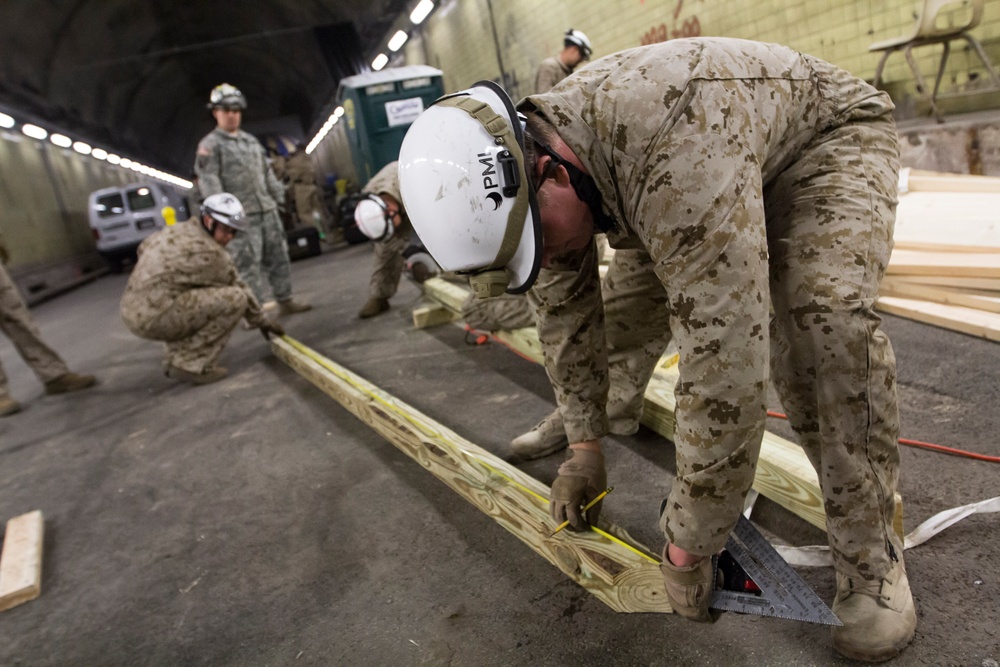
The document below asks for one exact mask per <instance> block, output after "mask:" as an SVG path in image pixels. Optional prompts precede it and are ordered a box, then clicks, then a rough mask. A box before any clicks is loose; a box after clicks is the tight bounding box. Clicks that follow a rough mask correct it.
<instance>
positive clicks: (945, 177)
mask: <svg viewBox="0 0 1000 667" xmlns="http://www.w3.org/2000/svg"><path fill="white" fill-rule="evenodd" d="M900 191H903V192H905V191H909V192H993V193H1000V178H997V177H995V176H972V175H969V174H950V173H947V172H940V171H924V170H922V169H902V170H900Z"/></svg>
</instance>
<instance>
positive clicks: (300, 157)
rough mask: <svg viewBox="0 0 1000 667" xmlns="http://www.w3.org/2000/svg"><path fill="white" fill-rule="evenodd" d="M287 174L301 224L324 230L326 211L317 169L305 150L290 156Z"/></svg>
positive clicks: (287, 163)
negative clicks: (321, 200) (323, 223)
mask: <svg viewBox="0 0 1000 667" xmlns="http://www.w3.org/2000/svg"><path fill="white" fill-rule="evenodd" d="M285 176H286V177H287V178H288V189H289V191H290V192H291V195H292V197H293V198H294V199H295V213H296V215H298V218H299V224H300V225H313V226H315V227H316V228H317V229H319V230H320V231H321V232H322V231H323V226H322V221H323V219H324V217H325V215H324V213H325V212H324V210H323V205H322V204H321V203H320V197H319V187H318V186H317V185H316V171H315V170H314V169H313V165H312V160H310V159H309V156H308V155H306V152H305V151H304V150H300V151H298V152H296V153H294V154H292V156H291V157H289V158H288V160H287V162H286V163H285Z"/></svg>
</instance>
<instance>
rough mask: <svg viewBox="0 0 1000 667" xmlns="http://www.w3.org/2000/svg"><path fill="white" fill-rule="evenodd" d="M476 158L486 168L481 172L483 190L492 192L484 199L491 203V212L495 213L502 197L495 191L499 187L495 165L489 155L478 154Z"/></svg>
mask: <svg viewBox="0 0 1000 667" xmlns="http://www.w3.org/2000/svg"><path fill="white" fill-rule="evenodd" d="M476 157H478V158H479V163H480V164H481V165H483V166H484V167H486V168H485V169H484V170H483V190H493V192H488V193H487V194H486V198H487V199H489V200H490V201H491V202H493V210H494V211H495V210H497V209H498V208H500V204H502V203H503V196H502V195H501V194H500V193H499V192H497V191H496V190H497V188H499V187H500V182H499V179H498V176H497V168H496V163H495V162H494V161H493V156H492V155H491V154H489V153H479V154H478V155H477V156H476Z"/></svg>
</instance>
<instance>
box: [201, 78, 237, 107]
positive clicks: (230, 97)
mask: <svg viewBox="0 0 1000 667" xmlns="http://www.w3.org/2000/svg"><path fill="white" fill-rule="evenodd" d="M215 107H239V108H240V109H246V108H247V101H246V98H245V97H243V93H241V92H240V89H239V88H237V87H236V86H234V85H232V84H228V83H220V84H219V85H218V86H216V87H215V88H213V89H212V93H211V94H210V95H209V96H208V108H209V109H214V108H215Z"/></svg>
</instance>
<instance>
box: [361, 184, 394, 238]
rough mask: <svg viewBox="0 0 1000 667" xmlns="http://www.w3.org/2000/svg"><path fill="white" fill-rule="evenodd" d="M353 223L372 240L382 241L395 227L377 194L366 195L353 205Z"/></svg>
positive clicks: (383, 201)
mask: <svg viewBox="0 0 1000 667" xmlns="http://www.w3.org/2000/svg"><path fill="white" fill-rule="evenodd" d="M354 224H356V225H357V226H358V229H360V230H361V232H362V233H363V234H364V235H365V236H367V237H368V238H370V239H371V240H372V241H384V240H385V239H387V238H389V237H390V236H392V232H393V230H394V229H395V227H396V226H395V225H394V224H393V223H392V216H391V215H389V210H388V208H387V207H386V205H385V200H383V199H382V198H381V197H379V196H378V195H368V196H367V197H365V198H364V199H362V200H361V201H359V202H358V205H357V206H355V207H354Z"/></svg>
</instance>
